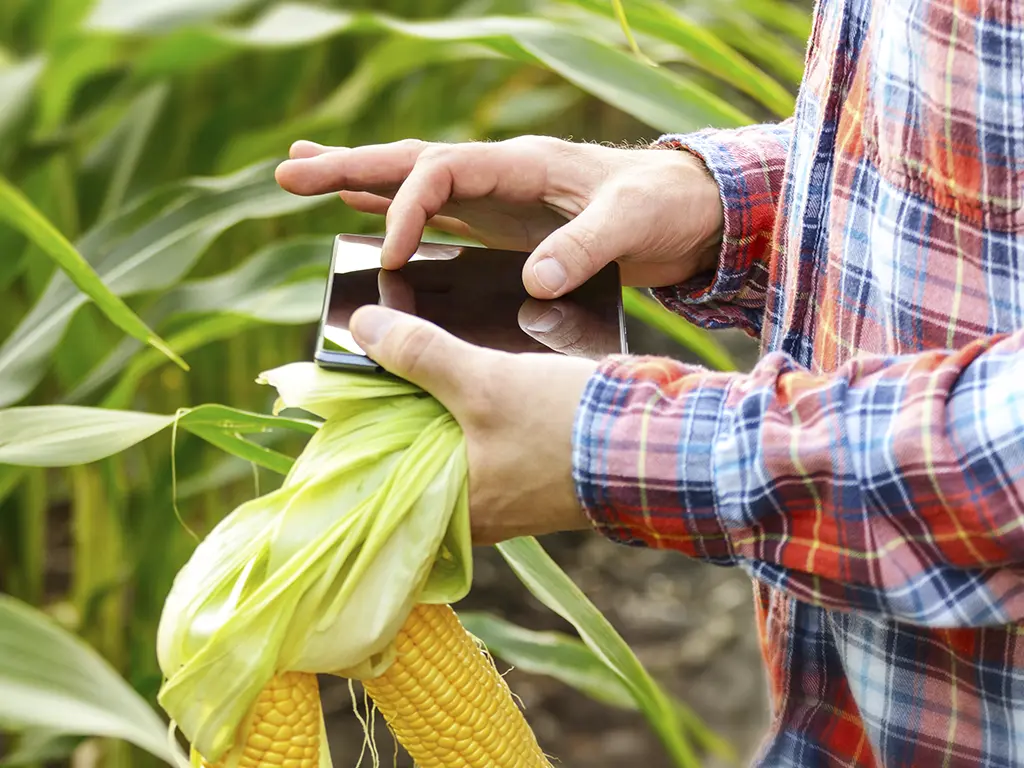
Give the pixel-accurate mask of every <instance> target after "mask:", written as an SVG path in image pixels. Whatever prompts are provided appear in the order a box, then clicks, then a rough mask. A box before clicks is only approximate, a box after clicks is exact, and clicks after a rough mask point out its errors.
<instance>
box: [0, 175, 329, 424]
mask: <svg viewBox="0 0 1024 768" xmlns="http://www.w3.org/2000/svg"><path fill="white" fill-rule="evenodd" d="M178 189H179V190H181V192H182V193H184V192H190V193H191V194H189V195H188V196H187V197H184V198H182V199H180V201H179V202H177V203H176V204H172V205H171V206H170V207H169V208H167V209H165V210H164V211H163V212H162V213H160V214H158V215H157V216H156V218H154V219H152V220H150V221H148V222H147V223H144V224H142V225H140V226H138V228H137V229H134V230H132V229H131V226H124V225H123V224H122V222H121V221H119V220H118V219H113V220H110V221H108V222H106V223H105V224H103V225H101V226H100V227H99V228H98V229H97V230H96V231H95V232H93V233H90V234H87V235H86V236H85V237H84V238H83V239H82V242H81V243H80V250H81V253H82V255H83V256H84V257H85V258H86V259H87V260H88V261H89V262H90V263H91V264H92V265H93V267H94V268H95V270H96V272H97V273H98V274H99V276H100V278H102V280H103V282H104V283H106V285H107V286H108V287H109V289H110V291H111V292H113V293H114V294H116V295H117V296H126V295H131V294H134V293H140V292H142V291H152V290H159V289H162V288H166V287H167V286H169V285H172V284H174V283H176V282H177V281H178V280H180V279H181V278H182V277H183V276H184V275H185V274H186V273H187V272H188V271H189V269H191V267H192V266H193V265H194V264H195V262H196V261H197V260H198V259H199V257H200V256H201V255H202V254H203V252H204V251H205V250H206V249H207V247H209V245H210V244H211V243H212V242H213V241H214V240H215V239H216V238H217V237H218V236H219V235H220V234H221V233H223V232H224V231H225V230H227V229H229V228H230V227H232V226H234V225H235V224H237V223H238V222H240V221H243V220H245V219H250V218H267V217H271V216H279V215H282V214H285V213H291V212H294V211H300V210H305V209H308V208H310V207H312V206H315V205H318V204H320V203H321V202H322V198H302V197H297V196H294V195H289V194H287V193H285V192H283V191H282V190H281V189H280V188H279V187H278V186H277V184H276V182H275V181H274V178H273V164H262V165H257V166H253V167H252V168H248V169H245V170H243V171H240V172H238V173H237V174H233V175H232V176H227V177H222V178H215V179H192V180H189V181H187V182H183V183H182V184H180V185H178ZM157 194H158V195H161V196H169V193H168V192H167V191H161V192H160V193H157ZM122 216H123V217H124V218H126V219H129V222H128V223H129V224H130V225H135V224H137V220H138V218H139V216H138V215H137V213H136V212H135V209H130V210H129V211H127V212H126V213H124V214H122ZM125 230H127V231H125ZM84 303H85V297H84V296H83V295H82V294H80V293H79V292H77V291H76V290H75V288H74V286H73V285H72V284H71V283H70V281H69V280H67V279H65V278H64V277H63V276H62V275H56V276H55V277H54V279H53V281H51V283H50V285H49V286H48V287H47V289H46V291H45V292H44V293H43V295H42V296H41V297H40V299H39V301H38V302H37V303H36V305H35V306H34V307H33V308H32V310H31V311H30V312H29V313H28V314H27V315H26V316H25V317H24V319H23V320H22V321H21V323H20V324H19V325H18V327H17V328H16V329H15V330H14V332H13V333H12V334H11V335H10V337H8V338H7V339H6V340H5V342H4V344H3V346H2V347H0V406H2V405H10V404H12V403H16V402H18V401H19V400H21V399H22V398H23V397H25V395H27V394H28V393H29V392H30V391H31V390H32V388H33V387H34V386H35V385H36V383H38V381H39V379H40V378H42V376H43V373H44V372H45V370H46V367H47V365H48V364H49V362H50V356H51V352H52V351H53V349H54V348H55V347H56V346H57V343H58V342H59V341H60V338H61V336H62V335H63V333H64V330H65V329H66V328H67V325H68V323H69V322H70V321H71V318H72V317H73V316H74V314H75V312H77V311H78V309H79V308H80V307H81V306H82V304H84Z"/></svg>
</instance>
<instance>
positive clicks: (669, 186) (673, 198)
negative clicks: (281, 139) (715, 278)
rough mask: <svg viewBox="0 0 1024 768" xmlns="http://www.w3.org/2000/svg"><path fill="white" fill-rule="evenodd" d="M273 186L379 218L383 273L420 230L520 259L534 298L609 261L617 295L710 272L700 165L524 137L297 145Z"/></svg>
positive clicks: (710, 203)
mask: <svg viewBox="0 0 1024 768" xmlns="http://www.w3.org/2000/svg"><path fill="white" fill-rule="evenodd" d="M291 157H292V159H291V160H288V161H286V162H284V163H282V164H281V166H280V167H279V168H278V170H277V179H278V181H279V182H280V184H281V186H282V187H284V188H285V189H287V190H289V191H290V192H294V193H296V194H300V195H316V194H323V193H326V192H338V193H339V194H340V195H341V198H342V200H344V201H345V202H346V203H348V204H349V205H350V206H352V207H353V208H356V209H358V210H360V211H364V212H367V213H378V214H387V236H386V238H385V241H384V251H383V254H382V256H381V259H382V262H383V266H384V267H386V268H388V269H397V268H399V267H401V266H402V265H403V264H405V262H406V261H408V259H409V257H410V256H411V255H412V253H413V252H414V251H415V250H416V246H417V244H418V242H419V241H420V239H421V237H422V235H423V228H424V227H425V226H427V225H428V224H429V225H430V226H432V227H436V228H438V229H441V230H444V231H447V232H450V233H452V234H457V235H461V236H464V237H469V238H472V239H475V240H478V241H480V242H482V243H484V244H485V245H487V246H490V247H492V248H506V249H513V250H520V251H532V252H533V255H532V256H531V258H530V260H529V261H528V262H527V264H526V266H525V268H524V270H523V283H524V285H525V286H526V289H527V290H528V291H529V292H530V293H531V294H532V295H533V296H535V297H537V298H539V299H551V298H556V297H559V296H561V295H562V294H564V293H565V292H567V291H569V290H571V289H573V288H575V287H577V286H578V285H580V284H581V283H582V282H584V281H585V280H586V279H587V278H589V277H591V276H592V275H594V274H595V273H596V272H598V271H599V270H600V269H601V268H602V267H603V266H605V265H606V264H608V263H609V262H610V261H613V260H616V259H617V260H618V261H619V263H620V267H621V271H622V278H623V282H625V283H626V284H627V285H638V286H662V285H672V284H675V283H678V282H681V281H683V280H686V279H687V278H690V277H692V276H694V275H696V274H698V273H700V272H704V271H707V270H710V269H713V268H714V266H715V263H716V260H717V256H718V241H719V240H720V238H721V231H722V215H723V214H722V204H721V200H720V198H719V194H718V189H717V186H716V185H715V183H714V181H713V180H712V179H711V177H710V176H709V175H708V174H707V172H706V170H705V169H704V167H703V165H702V164H701V162H700V160H698V159H697V158H695V157H693V156H692V155H690V154H689V153H686V152H679V151H672V150H665V149H615V148H611V147H606V146H599V145H595V144H572V143H569V142H565V141H561V140H559V139H553V138H547V137H540V136H524V137H520V138H516V139H510V140H508V141H502V142H494V143H470V144H454V145H448V144H428V143H426V142H422V141H417V140H407V141H400V142H397V143H394V144H380V145H375V146H366V147H358V148H354V149H349V148H328V147H322V146H320V145H317V144H312V143H310V142H297V143H296V144H294V145H293V146H292V148H291Z"/></svg>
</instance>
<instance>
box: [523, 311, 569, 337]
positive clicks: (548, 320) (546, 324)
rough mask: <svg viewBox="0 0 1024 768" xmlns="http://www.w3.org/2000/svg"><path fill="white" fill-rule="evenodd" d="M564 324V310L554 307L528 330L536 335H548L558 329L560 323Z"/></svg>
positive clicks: (527, 328) (529, 326)
mask: <svg viewBox="0 0 1024 768" xmlns="http://www.w3.org/2000/svg"><path fill="white" fill-rule="evenodd" d="M561 322H562V310H560V309H559V308H558V307H552V308H551V309H549V310H548V311H547V312H545V313H544V314H543V315H541V316H540V317H538V318H537V319H536V320H534V321H533V322H532V323H530V324H529V325H528V326H526V330H528V331H533V332H534V333H547V332H549V331H552V330H554V329H555V328H557V327H558V325H559V323H561Z"/></svg>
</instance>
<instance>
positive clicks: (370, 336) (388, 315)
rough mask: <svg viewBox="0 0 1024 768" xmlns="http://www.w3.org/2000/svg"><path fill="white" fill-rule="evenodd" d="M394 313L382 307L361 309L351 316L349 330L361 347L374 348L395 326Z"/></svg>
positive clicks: (370, 306)
mask: <svg viewBox="0 0 1024 768" xmlns="http://www.w3.org/2000/svg"><path fill="white" fill-rule="evenodd" d="M395 316H396V313H395V312H394V311H392V310H390V309H385V308H384V307H376V306H373V305H372V304H371V305H368V306H365V307H361V308H360V309H359V310H358V311H357V312H356V313H355V314H354V315H352V326H351V328H350V329H349V330H351V331H352V335H353V336H355V337H356V341H358V342H359V343H360V344H361V345H363V346H370V347H373V346H376V345H377V344H379V343H380V342H381V340H382V339H383V338H384V337H385V336H386V335H387V332H388V331H389V330H391V326H392V325H394V324H395Z"/></svg>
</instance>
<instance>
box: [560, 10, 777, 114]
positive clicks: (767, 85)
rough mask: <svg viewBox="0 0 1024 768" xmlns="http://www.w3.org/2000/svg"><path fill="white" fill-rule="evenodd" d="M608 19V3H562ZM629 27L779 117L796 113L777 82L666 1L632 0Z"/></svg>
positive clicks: (613, 14) (615, 14) (615, 12)
mask: <svg viewBox="0 0 1024 768" xmlns="http://www.w3.org/2000/svg"><path fill="white" fill-rule="evenodd" d="M562 2H568V3H571V4H572V5H576V6H579V7H582V8H585V9H587V10H588V11H590V12H592V13H598V14H601V15H604V16H609V17H612V16H617V11H616V10H615V9H614V8H613V7H612V6H611V5H610V4H609V3H608V1H607V0H562ZM629 24H630V26H631V27H632V28H633V29H635V30H636V31H637V32H642V33H644V34H647V35H650V36H652V37H654V38H657V39H659V40H664V41H666V42H669V43H672V44H673V45H677V46H679V48H681V49H682V50H684V51H686V53H687V54H689V56H690V57H692V59H693V62H694V63H695V64H696V65H697V66H699V67H700V68H701V69H703V70H704V71H705V72H707V73H709V74H712V75H714V76H715V77H718V78H721V79H722V80H724V81H725V82H727V83H729V84H730V85H733V86H735V87H736V88H738V89H739V90H741V91H743V92H744V93H746V94H747V95H748V96H751V97H753V98H754V99H757V100H758V101H759V102H761V103H762V104H764V105H765V106H766V107H768V108H769V109H771V110H772V111H773V112H775V114H777V115H779V116H782V117H786V116H788V115H791V114H792V113H793V108H794V106H795V104H796V100H795V99H794V97H793V95H792V94H791V93H790V92H789V91H787V90H786V89H785V88H784V87H783V86H782V85H780V84H779V83H778V82H777V81H776V80H775V79H773V78H772V77H770V76H769V75H767V74H765V73H764V72H762V71H761V70H760V69H758V68H757V67H756V66H754V65H753V64H751V63H750V62H749V61H747V60H746V59H745V58H744V57H743V56H741V55H740V54H738V53H737V52H736V51H735V50H734V49H733V48H731V47H730V46H728V45H727V44H726V43H724V42H723V41H722V40H721V39H720V38H719V37H717V36H715V34H714V33H713V32H711V31H710V30H708V29H707V28H706V27H704V26H701V25H700V24H695V23H694V22H692V21H690V20H688V19H686V18H685V17H684V16H681V15H680V14H679V12H678V11H677V10H676V9H674V8H673V7H672V6H670V5H668V4H667V3H665V2H664V1H663V0H629Z"/></svg>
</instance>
